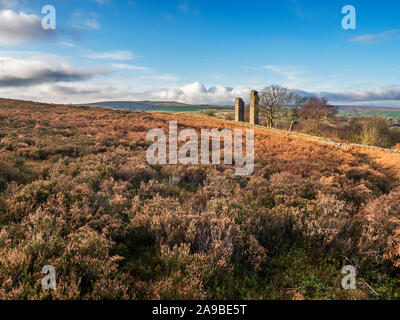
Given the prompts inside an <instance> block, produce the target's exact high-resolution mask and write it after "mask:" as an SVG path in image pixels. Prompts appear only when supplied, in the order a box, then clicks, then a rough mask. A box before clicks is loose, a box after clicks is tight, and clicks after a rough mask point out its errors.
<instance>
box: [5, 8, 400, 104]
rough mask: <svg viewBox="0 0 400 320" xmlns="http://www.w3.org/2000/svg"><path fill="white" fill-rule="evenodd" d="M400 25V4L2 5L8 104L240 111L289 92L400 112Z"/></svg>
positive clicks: (337, 102) (334, 102)
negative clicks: (143, 103)
mask: <svg viewBox="0 0 400 320" xmlns="http://www.w3.org/2000/svg"><path fill="white" fill-rule="evenodd" d="M45 5H51V6H53V7H54V9H55V18H56V19H55V29H48V30H46V29H45V28H43V27H42V20H43V19H44V18H45V16H46V14H47V13H48V12H44V13H42V9H43V7H44V6H45ZM345 5H351V6H353V7H354V8H355V17H356V29H344V28H343V26H342V20H343V18H344V17H345V16H346V15H347V13H344V14H343V13H342V8H343V7H344V6H345ZM399 16H400V1H398V0H381V1H378V0H346V1H340V0H337V1H336V0H279V1H278V0H274V1H273V0H257V1H255V0H247V1H239V0H230V1H226V0H158V1H155V0H46V1H41V0H29V1H28V0H0V97H4V98H15V99H25V100H34V101H43V102H52V103H89V102H97V101H108V100H158V101H165V100H169V101H179V102H185V103H192V104H229V105H232V104H233V103H234V99H235V98H236V97H242V98H244V99H245V101H248V98H249V93H250V91H251V90H252V89H256V90H262V89H263V88H264V87H266V86H268V85H272V84H277V85H281V86H284V87H287V88H290V89H292V90H297V91H299V92H302V93H304V94H306V95H316V96H321V97H322V96H323V97H327V98H328V99H329V101H330V102H331V103H333V104H345V105H363V106H388V107H399V108H400V76H399V75H400V61H399V57H400V19H399ZM46 21H47V22H49V21H50V20H46Z"/></svg>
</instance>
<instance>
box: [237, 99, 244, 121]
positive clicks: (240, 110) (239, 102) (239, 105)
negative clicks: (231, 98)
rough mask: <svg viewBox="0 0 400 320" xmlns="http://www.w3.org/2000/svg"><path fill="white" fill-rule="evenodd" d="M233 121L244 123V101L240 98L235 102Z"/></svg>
mask: <svg viewBox="0 0 400 320" xmlns="http://www.w3.org/2000/svg"><path fill="white" fill-rule="evenodd" d="M235 121H241V122H243V121H244V101H243V100H242V99H241V98H236V101H235Z"/></svg>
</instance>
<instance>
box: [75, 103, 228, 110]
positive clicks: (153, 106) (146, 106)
mask: <svg viewBox="0 0 400 320" xmlns="http://www.w3.org/2000/svg"><path fill="white" fill-rule="evenodd" d="M83 105H85V106H91V107H102V108H109V109H118V110H128V111H147V112H155V111H160V112H169V113H196V112H199V111H203V110H210V109H213V110H218V111H228V110H233V107H231V106H219V105H190V104H184V103H180V102H175V101H107V102H96V103H87V104H83Z"/></svg>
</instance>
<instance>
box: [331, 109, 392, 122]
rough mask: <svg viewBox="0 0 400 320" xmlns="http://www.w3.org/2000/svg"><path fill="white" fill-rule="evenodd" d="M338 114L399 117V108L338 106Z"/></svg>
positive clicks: (387, 117)
mask: <svg viewBox="0 0 400 320" xmlns="http://www.w3.org/2000/svg"><path fill="white" fill-rule="evenodd" d="M339 114H340V115H344V116H368V117H372V116H378V117H382V118H386V119H393V120H395V119H399V118H400V109H391V108H367V107H339Z"/></svg>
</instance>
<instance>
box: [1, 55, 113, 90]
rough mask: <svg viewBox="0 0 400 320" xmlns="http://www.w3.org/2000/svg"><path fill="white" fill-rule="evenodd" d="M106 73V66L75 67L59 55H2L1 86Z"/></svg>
mask: <svg viewBox="0 0 400 320" xmlns="http://www.w3.org/2000/svg"><path fill="white" fill-rule="evenodd" d="M106 73H108V70H107V69H105V68H74V67H72V66H71V65H70V64H69V63H68V62H66V61H65V60H64V59H62V58H61V57H59V56H48V55H40V56H33V57H30V58H27V59H16V58H10V57H0V88H4V87H11V88H19V87H22V86H24V87H25V86H34V85H38V84H43V83H54V82H70V81H82V80H87V79H90V78H92V77H93V76H95V75H99V74H106Z"/></svg>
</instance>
